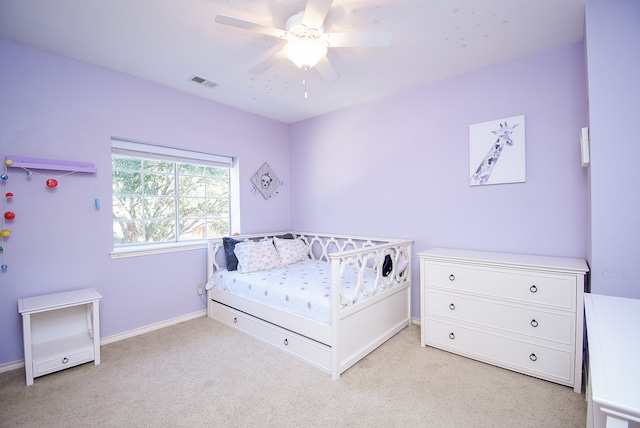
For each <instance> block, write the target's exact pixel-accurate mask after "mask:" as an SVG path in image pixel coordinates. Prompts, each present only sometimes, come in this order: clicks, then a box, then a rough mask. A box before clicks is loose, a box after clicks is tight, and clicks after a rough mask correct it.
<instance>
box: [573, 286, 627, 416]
mask: <svg viewBox="0 0 640 428" xmlns="http://www.w3.org/2000/svg"><path fill="white" fill-rule="evenodd" d="M584 302H585V315H586V320H587V341H588V343H589V345H588V347H589V366H590V372H591V388H592V392H593V394H592V395H593V400H594V401H595V402H598V403H600V404H603V405H605V406H607V407H609V408H611V407H613V408H614V409H617V410H619V411H622V412H624V413H626V414H631V415H634V416H636V417H640V394H639V393H638V385H640V364H638V353H640V340H639V339H640V335H638V326H639V325H640V300H638V299H628V298H624V297H614V296H604V295H598V294H590V293H587V294H585V295H584Z"/></svg>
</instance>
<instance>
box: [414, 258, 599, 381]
mask: <svg viewBox="0 0 640 428" xmlns="http://www.w3.org/2000/svg"><path fill="white" fill-rule="evenodd" d="M418 257H419V259H420V284H421V293H420V294H421V296H420V301H421V307H420V311H421V345H422V346H425V345H429V346H434V347H436V348H440V349H444V350H446V351H450V352H454V353H456V354H460V355H464V356H466V357H470V358H474V359H476V360H479V361H483V362H486V363H489V364H493V365H496V366H500V367H504V368H507V369H510V370H514V371H517V372H520V373H525V374H528V375H531V376H535V377H538V378H541V379H546V380H549V381H552V382H556V383H559V384H562V385H567V386H571V387H573V389H574V391H576V392H578V393H580V392H581V390H582V355H583V334H584V327H583V326H584V317H583V313H584V311H583V308H584V306H583V296H584V287H585V275H586V273H587V271H588V270H589V269H588V267H587V264H586V262H585V261H584V260H582V259H572V258H560V257H544V256H530V255H523V254H507V253H490V252H482V251H468V250H454V249H447V248H434V249H430V250H427V251H424V252H421V253H419V254H418Z"/></svg>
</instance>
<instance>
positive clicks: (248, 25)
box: [215, 15, 286, 38]
mask: <svg viewBox="0 0 640 428" xmlns="http://www.w3.org/2000/svg"><path fill="white" fill-rule="evenodd" d="M215 21H216V22H217V23H218V24H222V25H229V26H231V27H236V28H242V29H243V30H249V31H255V32H258V33H261V34H266V35H267V36H272V37H278V38H282V37H284V35H285V34H286V31H284V30H280V29H278V28H273V27H267V26H265V25H262V24H256V23H255V22H251V21H247V20H244V19H240V18H234V17H233V16H229V15H218V16H216V19H215Z"/></svg>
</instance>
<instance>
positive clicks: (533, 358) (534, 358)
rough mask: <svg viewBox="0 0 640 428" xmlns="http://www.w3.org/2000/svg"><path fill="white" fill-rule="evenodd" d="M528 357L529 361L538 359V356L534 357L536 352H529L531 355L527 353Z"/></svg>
mask: <svg viewBox="0 0 640 428" xmlns="http://www.w3.org/2000/svg"><path fill="white" fill-rule="evenodd" d="M529 359H530V360H531V361H537V360H538V357H536V354H531V355H529Z"/></svg>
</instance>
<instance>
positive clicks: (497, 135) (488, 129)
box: [469, 116, 525, 186]
mask: <svg viewBox="0 0 640 428" xmlns="http://www.w3.org/2000/svg"><path fill="white" fill-rule="evenodd" d="M469 130H470V131H469V136H470V142H469V161H470V163H469V164H470V174H471V178H470V181H469V184H470V185H471V186H482V185H486V184H500V183H519V182H524V181H525V174H524V173H525V170H524V168H525V162H524V161H525V158H524V153H525V151H524V116H516V117H511V118H507V119H501V120H499V121H491V122H485V123H480V124H476V125H471V126H470V127H469ZM487 147H489V150H488V151H487ZM499 160H500V165H499V166H498V161H499Z"/></svg>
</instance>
